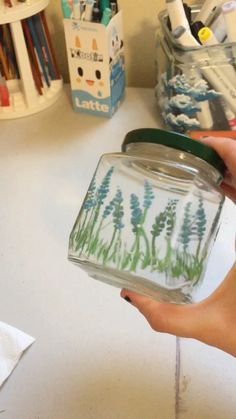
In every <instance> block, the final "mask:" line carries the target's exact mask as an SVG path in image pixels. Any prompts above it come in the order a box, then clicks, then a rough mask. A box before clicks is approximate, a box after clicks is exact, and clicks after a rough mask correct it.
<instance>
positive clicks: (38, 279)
mask: <svg viewBox="0 0 236 419" xmlns="http://www.w3.org/2000/svg"><path fill="white" fill-rule="evenodd" d="M157 125H158V114H157V110H156V105H155V99H154V92H153V90H151V89H135V88H129V89H127V97H126V100H125V102H124V103H123V105H122V106H121V108H120V109H119V110H118V112H117V113H116V114H115V116H114V117H113V118H112V119H111V120H106V119H100V118H97V117H92V116H89V115H85V114H76V113H74V112H73V110H72V109H71V105H70V98H69V91H68V88H66V89H65V91H64V93H63V96H62V97H61V99H60V100H59V101H58V102H57V103H56V104H55V105H54V106H52V107H51V108H49V109H48V110H47V111H44V112H41V113H40V114H37V115H35V116H31V117H27V118H24V119H18V120H12V121H1V123H0V193H1V205H0V321H4V322H6V323H9V324H10V325H12V326H15V327H17V328H19V329H21V330H22V331H25V332H26V333H29V334H30V335H32V336H34V337H35V338H36V342H35V343H34V344H33V346H32V347H31V348H30V349H29V350H28V351H26V353H25V354H24V356H23V357H22V359H21V360H20V362H19V364H18V366H17V367H16V369H15V370H14V372H13V373H12V374H11V376H10V377H9V379H8V380H7V381H6V383H5V384H4V385H3V387H2V388H1V390H0V418H1V419H189V418H190V417H191V418H192V419H193V418H194V419H195V418H196V419H235V418H236V398H235V394H236V393H235V392H236V360H235V359H234V358H233V357H231V356H229V355H227V354H225V353H223V352H221V351H219V350H217V349H214V348H211V347H208V346H206V345H203V344H200V343H198V342H196V341H193V340H181V341H180V362H179V363H178V366H179V367H180V374H179V375H178V374H177V378H176V339H175V337H173V336H169V335H163V334H157V333H154V332H153V331H152V330H151V329H150V328H149V327H148V325H147V324H146V322H145V320H144V319H143V318H142V317H141V315H139V313H138V312H137V311H136V310H135V309H134V308H133V307H132V306H130V305H129V304H128V303H126V302H125V301H123V300H122V299H121V298H120V297H119V290H118V289H116V288H113V287H111V286H108V285H105V284H102V283H100V282H98V281H95V280H93V279H90V278H88V276H87V275H86V274H85V273H84V272H83V271H82V270H81V269H79V268H78V267H76V266H74V265H73V264H71V263H70V262H68V261H67V247H68V237H69V233H70V231H71V228H72V226H73V223H74V221H75V217H76V216H77V213H78V210H79V207H80V205H81V202H82V199H83V197H84V194H85V192H86V190H87V187H88V185H89V182H90V180H91V177H92V174H93V172H94V169H95V166H96V164H97V162H98V159H99V157H100V155H101V154H103V153H106V152H112V151H119V150H120V146H121V143H122V141H123V138H124V136H125V134H126V132H127V131H129V130H131V129H136V128H141V127H145V126H146V127H157ZM235 215H236V214H235V207H234V206H233V205H232V204H231V203H230V202H229V201H228V202H227V203H226V206H225V209H224V215H223V221H222V227H221V229H220V233H219V235H218V238H217V242H216V244H215V247H214V250H213V252H212V255H211V258H210V262H209V269H208V272H207V275H208V277H209V279H210V280H211V281H210V282H211V283H212V284H214V282H215V281H217V282H219V281H220V280H221V279H222V277H223V275H224V274H225V273H226V272H227V269H228V268H229V267H230V265H231V264H232V262H233V260H234V257H235V255H234V236H235V227H236V217H235ZM177 370H178V369H177ZM176 393H178V397H177V399H176Z"/></svg>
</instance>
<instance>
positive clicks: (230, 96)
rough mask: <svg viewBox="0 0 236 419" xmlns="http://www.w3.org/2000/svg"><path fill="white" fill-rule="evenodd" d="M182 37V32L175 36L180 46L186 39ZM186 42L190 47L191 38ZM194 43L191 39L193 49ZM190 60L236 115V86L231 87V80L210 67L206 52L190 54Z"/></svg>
mask: <svg viewBox="0 0 236 419" xmlns="http://www.w3.org/2000/svg"><path fill="white" fill-rule="evenodd" d="M184 35H185V34H184V33H183V31H182V33H181V31H179V32H177V34H176V36H177V38H178V41H179V42H180V43H181V44H182V45H184V40H185V38H186V36H184ZM192 38H193V37H192ZM187 41H188V46H190V41H191V38H189V36H187ZM195 42H196V40H195V39H194V38H193V44H192V46H193V47H194V46H196V45H195ZM192 60H193V62H194V61H195V62H196V64H198V65H200V66H201V72H202V74H203V75H204V77H205V78H206V79H207V80H208V81H209V83H210V84H211V85H212V86H213V87H214V89H215V90H216V91H218V92H220V93H221V94H222V95H223V97H224V100H225V101H226V102H227V104H228V105H229V107H230V109H231V110H232V111H233V112H234V113H235V114H236V86H234V85H233V83H232V82H231V80H228V79H227V76H226V75H225V74H224V72H223V71H222V70H221V69H220V68H219V67H218V66H217V65H212V62H211V57H210V56H209V54H208V53H207V51H201V50H198V51H197V54H195V55H194V54H192Z"/></svg>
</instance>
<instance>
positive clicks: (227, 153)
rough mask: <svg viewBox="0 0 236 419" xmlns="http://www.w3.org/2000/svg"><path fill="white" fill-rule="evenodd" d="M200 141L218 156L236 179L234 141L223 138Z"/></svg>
mask: <svg viewBox="0 0 236 419" xmlns="http://www.w3.org/2000/svg"><path fill="white" fill-rule="evenodd" d="M201 141H202V142H204V143H205V144H207V145H209V146H210V147H212V148H213V149H214V150H215V151H216V152H217V153H218V154H219V155H220V157H221V158H222V159H223V160H224V162H225V165H226V166H227V168H228V170H229V172H230V173H231V174H232V175H233V176H235V177H236V141H235V140H233V139H231V138H225V137H205V138H202V139H201Z"/></svg>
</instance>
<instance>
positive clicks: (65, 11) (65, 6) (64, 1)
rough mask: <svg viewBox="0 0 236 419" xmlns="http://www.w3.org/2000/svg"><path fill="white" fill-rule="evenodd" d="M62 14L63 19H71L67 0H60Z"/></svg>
mask: <svg viewBox="0 0 236 419" xmlns="http://www.w3.org/2000/svg"><path fill="white" fill-rule="evenodd" d="M61 8H62V13H63V16H64V18H65V19H68V18H70V17H71V8H70V5H69V3H68V1H67V0H61Z"/></svg>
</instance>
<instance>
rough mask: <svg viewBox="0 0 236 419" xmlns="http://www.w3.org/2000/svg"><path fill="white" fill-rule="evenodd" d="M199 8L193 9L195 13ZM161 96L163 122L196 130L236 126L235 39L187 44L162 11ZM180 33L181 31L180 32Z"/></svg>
mask: <svg viewBox="0 0 236 419" xmlns="http://www.w3.org/2000/svg"><path fill="white" fill-rule="evenodd" d="M198 11H199V8H198V7H193V8H192V14H193V20H194V15H195V14H196V13H197V12H198ZM159 22H160V25H159V29H158V32H157V40H156V73H157V85H156V98H157V103H158V107H159V109H160V111H161V115H162V119H163V122H164V126H165V127H167V128H168V129H171V130H174V131H177V132H181V133H186V132H188V131H191V130H236V71H235V66H236V42H234V43H230V42H225V43H221V44H217V45H210V46H203V45H200V46H199V47H198V46H197V47H184V46H182V45H181V44H180V43H179V42H178V39H176V38H175V37H174V36H173V34H172V33H171V31H170V30H169V27H168V15H167V11H166V10H164V11H162V12H161V13H160V14H159ZM176 35H177V34H176Z"/></svg>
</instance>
